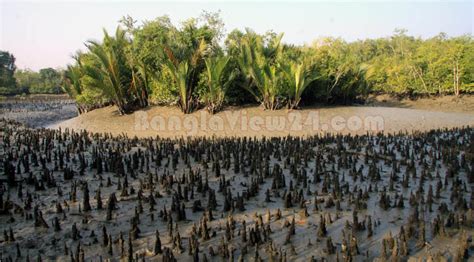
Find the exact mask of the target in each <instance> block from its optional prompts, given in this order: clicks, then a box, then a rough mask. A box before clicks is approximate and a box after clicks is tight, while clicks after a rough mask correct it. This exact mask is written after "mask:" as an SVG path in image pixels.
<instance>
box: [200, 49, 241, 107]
mask: <svg viewBox="0 0 474 262" xmlns="http://www.w3.org/2000/svg"><path fill="white" fill-rule="evenodd" d="M229 59H230V57H228V56H227V57H226V56H223V57H215V58H207V59H205V62H206V73H207V75H206V76H207V79H206V80H207V81H206V82H207V90H206V92H205V93H204V94H203V100H204V103H205V104H206V108H207V111H209V113H211V114H214V113H215V112H217V111H219V110H220V109H221V108H222V104H223V103H224V98H225V92H226V90H227V88H228V86H229V85H230V83H231V82H232V80H233V78H234V74H231V75H230V76H229V77H228V78H227V79H224V69H225V68H226V66H227V63H228V62H229Z"/></svg>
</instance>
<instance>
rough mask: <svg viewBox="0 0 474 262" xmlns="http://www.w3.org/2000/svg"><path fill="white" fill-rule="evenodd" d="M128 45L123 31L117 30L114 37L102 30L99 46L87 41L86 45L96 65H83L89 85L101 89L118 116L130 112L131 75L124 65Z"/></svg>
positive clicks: (96, 43)
mask: <svg viewBox="0 0 474 262" xmlns="http://www.w3.org/2000/svg"><path fill="white" fill-rule="evenodd" d="M127 44H128V42H127V39H126V36H125V31H123V30H121V29H120V28H117V30H116V32H115V37H111V36H109V34H108V33H107V31H105V30H104V40H103V43H102V44H100V43H98V42H95V41H89V42H88V44H86V46H87V48H88V49H89V51H90V53H91V54H93V55H94V57H95V58H96V62H97V63H91V64H87V65H84V71H85V74H86V75H88V76H89V77H90V79H91V82H90V85H92V86H95V87H97V88H99V89H101V90H102V91H103V92H104V94H105V95H106V96H107V97H108V98H109V99H110V100H111V101H113V103H114V104H115V105H116V106H117V107H118V110H119V112H120V114H125V113H127V112H129V110H130V104H131V102H132V97H131V95H130V90H129V88H130V86H131V83H133V81H132V80H131V77H132V74H131V72H130V69H129V67H128V66H127V65H126V57H125V47H126V45H127Z"/></svg>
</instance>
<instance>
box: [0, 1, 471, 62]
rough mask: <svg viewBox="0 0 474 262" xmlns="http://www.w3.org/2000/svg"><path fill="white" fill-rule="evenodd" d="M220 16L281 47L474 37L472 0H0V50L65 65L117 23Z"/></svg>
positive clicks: (230, 25)
mask: <svg viewBox="0 0 474 262" xmlns="http://www.w3.org/2000/svg"><path fill="white" fill-rule="evenodd" d="M202 10H207V11H218V10H220V11H221V17H222V18H223V20H224V22H225V28H226V32H230V31H231V30H232V29H234V28H238V29H244V28H245V27H250V28H253V29H254V30H255V31H257V32H258V33H263V32H265V31H267V30H270V29H271V30H274V31H275V32H284V33H285V35H284V38H283V41H284V42H286V43H294V44H303V43H311V42H312V41H313V40H314V39H316V38H318V37H321V36H333V37H342V38H344V39H346V40H348V41H353V40H357V39H364V38H377V37H385V36H388V35H391V34H392V33H393V31H394V29H395V28H405V29H407V30H408V34H409V35H414V36H421V37H423V38H427V37H432V36H434V35H436V34H438V33H439V32H445V33H447V34H448V35H449V36H458V35H462V34H472V32H473V24H474V17H473V13H474V4H473V1H464V2H453V1H417V2H413V1H396V2H395V1H391V2H389V1H363V0H359V1H352V2H340V1H337V2H322V1H312V2H309V1H305V2H295V1H289V0H287V1H279V2H273V1H262V0H260V1H244V2H235V1H233V2H230V1H210V2H209V1H196V0H194V1H191V2H183V1H179V2H165V1H156V2H155V1H145V2H139V1H133V2H132V1H130V0H128V1H110V0H109V1H106V0H102V1H90V0H89V1H62V2H61V1H38V0H36V1H34V0H30V1H21V0H20V1H13V0H0V50H6V51H9V52H11V53H13V54H14V56H15V57H16V58H17V62H16V64H17V67H18V68H21V69H23V68H30V69H33V70H39V69H40V68H44V67H53V68H56V67H65V66H66V65H67V64H68V63H71V62H72V59H71V55H72V54H74V53H75V51H76V50H78V49H84V42H85V41H87V40H90V39H98V40H100V39H102V29H103V28H105V29H107V30H109V31H113V30H115V28H116V26H117V25H118V20H120V18H121V17H122V16H124V15H127V14H128V15H130V16H132V17H133V18H134V19H135V20H138V21H139V22H140V21H143V20H152V19H153V18H155V17H158V16H162V15H165V14H166V15H169V16H170V18H171V20H172V22H173V23H174V24H178V23H179V22H180V21H183V20H186V19H187V18H190V17H197V16H199V14H200V13H201V12H202Z"/></svg>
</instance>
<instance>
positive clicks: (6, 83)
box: [0, 51, 22, 95]
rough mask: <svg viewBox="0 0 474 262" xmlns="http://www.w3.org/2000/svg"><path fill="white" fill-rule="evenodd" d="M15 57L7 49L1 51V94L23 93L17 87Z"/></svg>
mask: <svg viewBox="0 0 474 262" xmlns="http://www.w3.org/2000/svg"><path fill="white" fill-rule="evenodd" d="M15 70H16V66H15V57H14V56H13V55H12V54H10V53H9V52H6V51H0V95H10V94H18V93H22V90H21V89H20V90H19V89H17V85H16V81H15V77H14V73H15Z"/></svg>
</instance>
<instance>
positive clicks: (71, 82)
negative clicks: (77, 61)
mask: <svg viewBox="0 0 474 262" xmlns="http://www.w3.org/2000/svg"><path fill="white" fill-rule="evenodd" d="M81 76H82V73H81V69H80V67H79V65H75V66H72V65H68V66H67V69H66V70H65V71H64V75H63V79H64V81H63V83H64V84H63V85H62V87H63V90H64V91H65V92H66V93H67V94H68V95H69V97H70V98H72V99H75V100H77V97H78V96H79V95H81V93H82V87H81ZM77 110H78V111H79V114H82V113H84V109H83V108H82V106H81V105H78V107H77Z"/></svg>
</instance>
